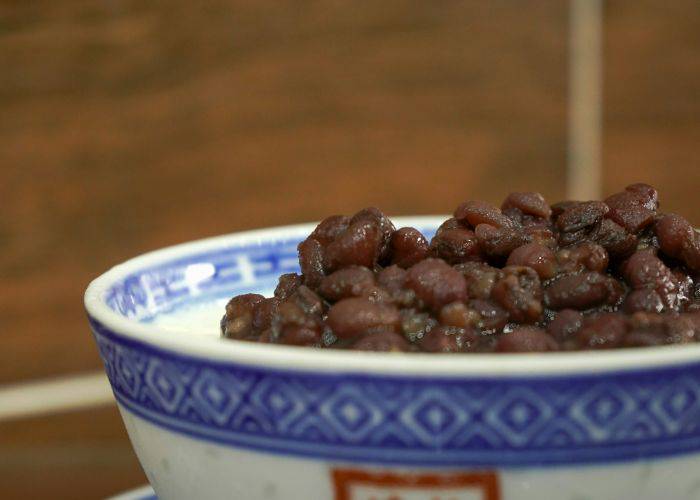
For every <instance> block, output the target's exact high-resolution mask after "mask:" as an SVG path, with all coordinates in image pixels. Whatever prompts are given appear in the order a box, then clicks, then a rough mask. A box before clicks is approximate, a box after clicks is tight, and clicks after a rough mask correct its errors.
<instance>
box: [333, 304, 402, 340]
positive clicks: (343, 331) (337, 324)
mask: <svg viewBox="0 0 700 500" xmlns="http://www.w3.org/2000/svg"><path fill="white" fill-rule="evenodd" d="M326 321H327V324H328V326H330V327H331V329H332V330H333V333H335V335H336V336H337V337H338V338H340V339H351V338H354V337H358V336H360V335H362V334H364V333H366V332H367V331H368V330H370V329H372V328H377V327H387V328H390V329H392V330H398V328H399V324H400V316H399V311H398V309H396V308H395V307H393V306H387V305H384V304H379V303H375V302H371V301H369V300H368V299H365V298H361V297H357V298H349V299H343V300H341V301H339V302H337V303H335V304H334V305H333V306H332V307H331V308H330V310H329V311H328V318H327V320H326Z"/></svg>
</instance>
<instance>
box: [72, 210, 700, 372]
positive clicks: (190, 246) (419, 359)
mask: <svg viewBox="0 0 700 500" xmlns="http://www.w3.org/2000/svg"><path fill="white" fill-rule="evenodd" d="M446 217H448V216H445V215H424V216H402V217H391V219H392V221H393V222H394V223H395V224H396V225H397V227H401V226H426V225H431V226H437V225H438V224H440V223H442V222H443V221H444V220H445V218H446ZM316 224H317V223H304V224H293V225H286V226H277V227H271V228H266V229H256V230H250V231H242V232H235V233H231V234H226V235H222V236H215V237H210V238H205V239H200V240H195V241H191V242H187V243H181V244H178V245H173V246H168V247H165V248H162V249H159V250H154V251H151V252H148V253H144V254H141V255H139V256H136V257H133V258H131V259H129V260H127V261H125V262H123V263H121V264H118V265H116V266H114V267H112V268H111V269H110V270H108V271H107V272H105V273H103V274H101V275H100V276H98V277H97V278H95V279H94V280H93V281H92V282H91V283H90V284H89V286H88V287H87V289H86V291H85V295H84V305H85V308H86V310H87V313H88V316H89V318H90V319H91V320H93V321H96V322H98V323H99V324H101V325H102V326H103V327H104V328H106V329H108V330H109V331H110V332H111V333H112V334H113V335H115V336H117V337H122V338H125V339H129V340H131V341H136V342H140V343H145V344H147V345H150V346H151V347H155V348H160V349H165V350H170V351H175V352H177V353H178V354H180V355H185V356H190V357H192V356H194V357H200V358H204V359H207V360H210V361H218V362H230V363H232V364H244V365H248V366H258V367H270V368H274V369H278V370H279V369H282V370H289V371H307V372H309V371H310V372H319V371H320V372H332V373H344V372H351V373H359V374H382V375H396V376H400V375H411V376H419V377H432V376H440V377H445V376H447V377H452V376H455V377H459V376H482V377H483V376H488V377H506V376H512V375H527V376H528V377H532V376H550V375H573V374H578V375H581V374H595V373H600V372H616V371H628V370H637V371H638V370H640V369H656V368H662V367H669V366H680V365H687V364H694V363H697V362H700V344H694V345H685V346H673V345H670V346H660V347H644V348H639V347H636V348H621V349H611V350H605V351H577V352H552V353H528V354H484V353H478V354H476V353H458V354H430V353H374V352H362V353H358V352H357V351H345V350H331V349H314V348H308V347H297V346H285V345H269V344H257V343H253V342H240V341H232V340H227V339H222V338H219V337H214V336H211V335H192V334H191V329H189V330H188V329H175V328H172V327H168V328H163V327H159V326H158V325H157V324H152V323H149V324H144V323H139V322H138V321H136V320H134V319H131V318H126V317H124V316H122V315H120V314H118V313H117V312H115V311H113V310H112V309H111V308H110V307H109V306H108V305H107V304H106V302H105V300H104V298H105V295H106V291H107V290H108V289H109V288H110V286H111V285H112V284H114V283H115V282H118V281H119V280H121V279H123V278H125V277H126V276H128V275H129V274H132V273H134V272H136V271H138V270H140V269H143V268H146V267H154V266H158V265H163V264H166V263H167V262H169V261H173V260H177V259H179V258H183V257H186V256H188V255H191V254H193V253H202V252H206V251H211V250H215V249H220V248H230V247H236V246H244V245H247V244H251V243H255V242H261V241H275V240H280V239H290V238H295V237H296V238H299V237H305V236H307V235H308V234H309V233H310V232H311V231H312V230H313V228H314V227H315V225H316Z"/></svg>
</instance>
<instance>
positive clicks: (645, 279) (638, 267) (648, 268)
mask: <svg viewBox="0 0 700 500" xmlns="http://www.w3.org/2000/svg"><path fill="white" fill-rule="evenodd" d="M622 274H623V276H624V277H625V279H626V280H627V282H628V283H629V284H630V286H632V287H633V288H640V287H644V286H648V285H657V284H658V283H659V282H660V281H662V280H668V279H670V277H671V270H670V269H669V268H668V267H666V265H665V264H664V263H663V262H662V261H661V259H659V258H658V257H657V256H656V255H654V254H653V252H650V251H641V252H636V253H635V254H634V255H632V256H631V257H630V258H629V259H628V260H627V261H626V262H625V263H624V264H623V266H622Z"/></svg>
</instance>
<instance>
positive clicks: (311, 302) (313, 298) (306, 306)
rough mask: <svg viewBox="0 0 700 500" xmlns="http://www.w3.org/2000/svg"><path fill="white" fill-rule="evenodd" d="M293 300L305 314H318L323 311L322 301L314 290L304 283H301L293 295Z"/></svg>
mask: <svg viewBox="0 0 700 500" xmlns="http://www.w3.org/2000/svg"><path fill="white" fill-rule="evenodd" d="M293 298H294V301H295V302H296V303H297V305H298V306H299V307H300V308H301V310H302V311H304V314H307V315H320V314H321V313H323V301H322V300H321V297H319V296H318V295H317V294H316V292H314V291H313V290H311V289H310V288H309V287H307V286H306V285H301V286H300V287H299V288H297V291H296V292H295V293H294V295H293Z"/></svg>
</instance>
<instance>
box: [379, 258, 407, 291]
mask: <svg viewBox="0 0 700 500" xmlns="http://www.w3.org/2000/svg"><path fill="white" fill-rule="evenodd" d="M407 277H408V273H407V272H406V270H404V269H402V268H400V267H399V266H396V265H393V266H389V267H385V268H384V269H382V270H381V271H380V272H379V273H378V274H377V284H379V286H381V287H383V288H386V289H387V290H389V291H390V292H393V291H396V290H401V289H402V288H403V287H404V285H405V284H406V278H407Z"/></svg>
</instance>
